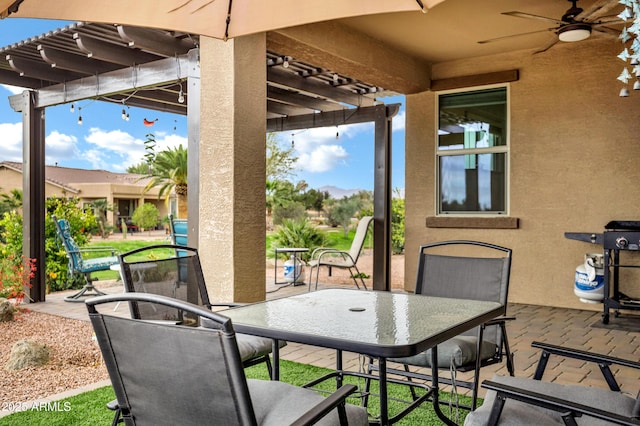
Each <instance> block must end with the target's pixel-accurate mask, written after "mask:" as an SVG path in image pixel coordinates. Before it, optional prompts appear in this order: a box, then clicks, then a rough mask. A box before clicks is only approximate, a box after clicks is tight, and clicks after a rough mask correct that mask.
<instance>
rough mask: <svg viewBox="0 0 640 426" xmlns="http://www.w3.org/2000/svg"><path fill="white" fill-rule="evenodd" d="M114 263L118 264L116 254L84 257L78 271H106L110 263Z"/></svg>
mask: <svg viewBox="0 0 640 426" xmlns="http://www.w3.org/2000/svg"><path fill="white" fill-rule="evenodd" d="M116 264H118V258H117V257H116V256H109V257H98V258H95V259H86V260H83V262H82V270H81V271H80V272H93V271H106V270H107V269H109V267H110V266H111V265H116Z"/></svg>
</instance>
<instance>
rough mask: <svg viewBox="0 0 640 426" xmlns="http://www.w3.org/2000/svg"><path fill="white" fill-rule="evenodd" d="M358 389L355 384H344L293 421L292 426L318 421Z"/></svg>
mask: <svg viewBox="0 0 640 426" xmlns="http://www.w3.org/2000/svg"><path fill="white" fill-rule="evenodd" d="M356 389H357V388H356V387H355V386H354V385H342V387H340V388H339V389H338V390H337V391H335V392H334V393H332V394H331V395H329V396H328V397H327V398H325V400H324V401H322V402H321V403H320V404H318V405H316V406H315V407H313V408H312V409H310V410H309V411H307V412H306V413H305V414H303V415H302V416H301V417H299V418H298V419H297V420H296V421H295V422H293V423H291V426H303V425H312V424H314V423H317V422H318V421H320V419H322V418H323V417H324V416H326V415H327V414H329V413H330V412H331V410H333V409H334V408H336V407H338V406H339V405H340V404H344V402H345V400H346V399H347V397H348V396H349V395H351V394H352V393H354V392H355V391H356Z"/></svg>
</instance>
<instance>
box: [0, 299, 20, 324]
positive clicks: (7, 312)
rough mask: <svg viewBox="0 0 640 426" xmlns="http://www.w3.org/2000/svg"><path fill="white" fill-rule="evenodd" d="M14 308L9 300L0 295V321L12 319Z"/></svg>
mask: <svg viewBox="0 0 640 426" xmlns="http://www.w3.org/2000/svg"><path fill="white" fill-rule="evenodd" d="M15 313H16V308H15V306H13V303H11V302H10V301H9V300H7V299H5V298H4V297H0V322H8V321H13V318H14V316H15Z"/></svg>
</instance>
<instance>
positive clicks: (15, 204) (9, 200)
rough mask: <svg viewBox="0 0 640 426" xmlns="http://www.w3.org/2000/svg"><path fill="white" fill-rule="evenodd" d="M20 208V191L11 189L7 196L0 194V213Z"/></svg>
mask: <svg viewBox="0 0 640 426" xmlns="http://www.w3.org/2000/svg"><path fill="white" fill-rule="evenodd" d="M21 208H22V190H21V189H12V190H11V191H10V192H9V193H8V194H0V213H5V212H10V211H13V210H19V209H21Z"/></svg>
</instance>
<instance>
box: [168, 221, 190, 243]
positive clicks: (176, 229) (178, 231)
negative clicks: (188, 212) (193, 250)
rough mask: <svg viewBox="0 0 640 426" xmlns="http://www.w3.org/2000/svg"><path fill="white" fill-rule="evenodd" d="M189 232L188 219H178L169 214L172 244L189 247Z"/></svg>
mask: <svg viewBox="0 0 640 426" xmlns="http://www.w3.org/2000/svg"><path fill="white" fill-rule="evenodd" d="M188 231H189V227H188V222H187V219H176V218H174V217H173V215H172V214H169V237H170V239H171V244H174V245H176V246H187V245H189V244H188V243H187V233H188Z"/></svg>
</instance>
